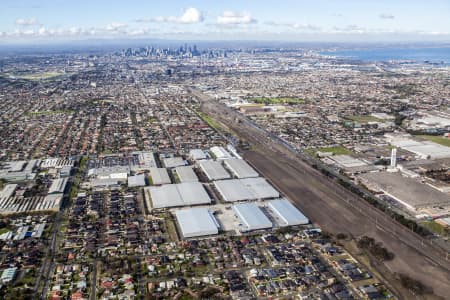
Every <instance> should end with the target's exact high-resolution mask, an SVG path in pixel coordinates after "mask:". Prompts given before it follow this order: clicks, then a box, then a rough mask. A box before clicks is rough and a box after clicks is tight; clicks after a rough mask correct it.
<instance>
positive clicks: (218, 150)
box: [210, 146, 232, 159]
mask: <svg viewBox="0 0 450 300" xmlns="http://www.w3.org/2000/svg"><path fill="white" fill-rule="evenodd" d="M210 150H211V153H212V154H213V155H214V157H215V158H216V159H227V158H232V156H231V154H230V153H229V152H228V151H227V150H225V148H223V147H221V146H214V147H211V149H210Z"/></svg>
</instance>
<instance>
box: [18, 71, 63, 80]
mask: <svg viewBox="0 0 450 300" xmlns="http://www.w3.org/2000/svg"><path fill="white" fill-rule="evenodd" d="M60 75H63V74H62V73H57V72H44V73H35V74H27V75H20V76H16V77H18V78H22V79H27V80H45V79H50V78H53V77H57V76H60Z"/></svg>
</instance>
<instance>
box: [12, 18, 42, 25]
mask: <svg viewBox="0 0 450 300" xmlns="http://www.w3.org/2000/svg"><path fill="white" fill-rule="evenodd" d="M15 24H16V25H19V26H33V25H39V23H38V21H37V20H36V18H30V19H23V18H18V19H16V21H15Z"/></svg>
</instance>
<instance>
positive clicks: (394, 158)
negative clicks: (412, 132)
mask: <svg viewBox="0 0 450 300" xmlns="http://www.w3.org/2000/svg"><path fill="white" fill-rule="evenodd" d="M396 166H397V148H394V149H392V152H391V168H395V167H396Z"/></svg>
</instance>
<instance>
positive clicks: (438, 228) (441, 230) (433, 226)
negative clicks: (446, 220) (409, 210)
mask: <svg viewBox="0 0 450 300" xmlns="http://www.w3.org/2000/svg"><path fill="white" fill-rule="evenodd" d="M421 225H422V226H424V227H426V228H428V229H429V230H430V231H432V232H434V233H436V234H439V235H445V234H446V231H445V227H444V226H442V225H441V224H438V223H436V222H434V221H427V222H423V223H421Z"/></svg>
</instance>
